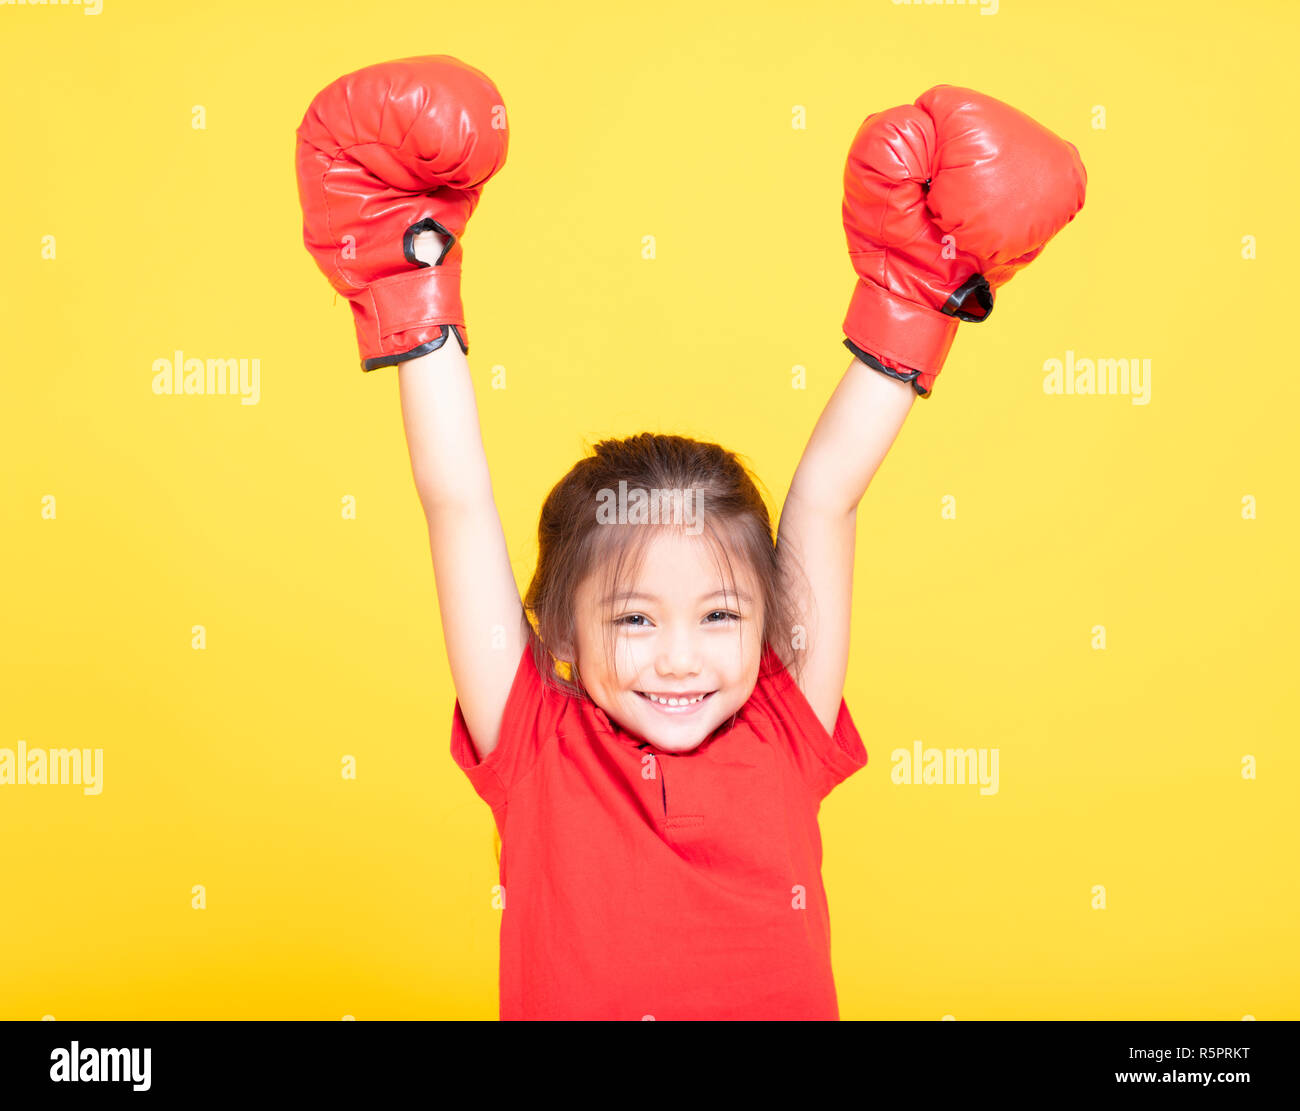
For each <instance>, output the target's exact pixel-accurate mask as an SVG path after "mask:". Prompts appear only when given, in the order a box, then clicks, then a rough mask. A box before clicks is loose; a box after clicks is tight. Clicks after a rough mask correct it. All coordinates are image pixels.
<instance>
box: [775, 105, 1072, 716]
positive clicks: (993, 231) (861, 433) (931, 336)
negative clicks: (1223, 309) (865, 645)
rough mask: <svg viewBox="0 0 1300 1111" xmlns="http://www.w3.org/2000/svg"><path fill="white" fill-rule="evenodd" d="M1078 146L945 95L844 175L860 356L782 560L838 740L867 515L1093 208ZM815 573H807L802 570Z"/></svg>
mask: <svg viewBox="0 0 1300 1111" xmlns="http://www.w3.org/2000/svg"><path fill="white" fill-rule="evenodd" d="M1086 183H1087V175H1086V173H1085V172H1084V168H1083V163H1082V162H1081V161H1080V159H1079V152H1078V150H1076V149H1075V147H1074V146H1073V144H1071V143H1068V142H1066V141H1065V140H1064V139H1061V138H1059V137H1058V136H1056V135H1054V134H1053V133H1052V132H1050V131H1048V130H1047V129H1046V128H1045V127H1043V126H1042V125H1041V124H1039V123H1036V122H1035V121H1034V120H1032V119H1030V118H1029V117H1028V116H1026V115H1024V114H1023V113H1021V112H1018V111H1017V110H1016V109H1014V108H1012V107H1010V106H1009V105H1007V104H1003V103H1002V102H1001V101H998V100H995V99H993V98H992V97H989V96H985V95H984V94H982V93H978V92H975V91H974V90H971V89H963V88H958V87H956V86H952V85H937V86H935V87H934V88H932V89H930V90H928V91H927V92H925V93H923V94H922V95H921V96H920V97H919V98H918V99H917V101H916V103H915V104H904V105H900V106H899V107H896V108H890V109H888V110H887V111H884V112H877V113H875V114H873V115H871V116H868V117H867V118H866V119H865V120H864V121H863V123H862V126H861V127H860V128H859V129H858V133H857V135H856V137H855V138H854V140H853V144H852V146H851V148H850V150H849V156H848V159H847V161H846V163H845V167H844V203H843V216H844V231H845V236H846V238H847V241H848V248H849V258H850V259H851V260H852V262H853V266H854V269H855V270H856V271H857V274H858V283H857V285H856V287H855V288H854V291H853V297H852V299H851V301H850V304H849V310H848V314H847V316H846V317H845V320H844V334H845V336H846V337H847V338H846V339H845V341H844V342H845V346H846V347H848V348H849V350H850V351H852V352H853V354H854V356H855V358H854V360H853V362H852V363H851V364H850V366H849V369H848V371H847V372H846V373H845V375H844V378H843V380H842V381H841V382H840V384H839V386H838V387H837V388H836V390H835V392H834V394H833V395H832V397H831V399H830V401H829V402H828V404H827V406H826V409H825V411H824V412H823V413H822V416H821V419H820V420H819V421H818V423H817V427H816V428H815V429H814V431H813V435H812V439H811V440H810V441H809V443H808V448H807V450H806V451H805V452H804V456H803V458H802V459H801V460H800V463H799V467H798V470H797V471H796V472H795V476H794V480H793V482H792V483H791V486H790V493H789V495H788V496H787V499H786V503H785V507H784V509H783V510H782V513H781V525H780V529H779V532H778V550H779V552H780V553H781V555H782V559H783V561H786V562H787V563H788V569H789V574H788V580H789V581H792V582H793V583H800V584H802V583H803V582H805V581H806V585H800V586H797V587H795V588H794V589H795V590H796V594H797V596H798V598H799V601H800V612H801V613H802V614H803V615H804V620H805V628H806V629H807V634H806V647H805V652H804V660H803V668H802V671H803V679H802V689H803V692H804V694H805V696H806V697H807V698H808V702H809V704H810V705H811V706H812V708H813V710H814V711H815V712H816V714H817V716H818V718H819V719H820V720H821V722H822V724H823V725H825V726H826V727H827V730H828V731H830V730H831V729H832V727H833V726H834V722H835V714H836V712H837V711H838V708H839V703H840V699H841V698H842V697H843V686H844V677H845V675H846V673H847V669H848V652H849V628H850V618H851V609H852V596H853V594H852V580H853V547H854V539H855V534H856V524H857V505H858V502H859V501H860V500H861V498H862V495H863V494H864V493H866V490H867V486H868V484H869V483H870V482H871V479H872V476H873V475H874V474H875V473H876V469H877V468H878V467H879V466H880V463H881V461H882V460H883V459H884V457H885V454H886V453H887V452H888V451H889V448H890V446H891V445H892V444H893V442H894V438H895V437H896V436H897V434H898V430H899V428H900V427H901V426H902V422H903V420H904V419H905V418H906V416H907V413H908V411H909V409H910V407H911V404H912V400H913V396H914V395H916V396H920V397H929V396H930V395H931V391H932V390H933V388H934V382H935V379H936V378H937V377H938V375H939V372H940V370H941V369H942V367H943V364H944V361H945V359H946V358H947V356H948V351H949V349H950V348H951V346H952V342H953V339H954V338H955V336H956V332H957V324H958V321H961V320H966V321H980V320H983V319H985V318H986V317H987V316H988V315H989V313H991V312H992V311H993V301H994V295H995V293H996V292H997V289H998V287H999V286H1001V285H1004V284H1005V283H1006V282H1008V281H1010V279H1011V278H1012V277H1013V276H1014V275H1015V274H1016V273H1017V272H1018V271H1019V270H1020V269H1022V268H1023V267H1024V266H1026V265H1028V264H1029V263H1030V262H1032V261H1033V260H1034V259H1035V258H1037V257H1038V255H1039V253H1040V252H1041V251H1042V250H1043V247H1044V246H1046V244H1047V242H1048V240H1050V239H1051V238H1052V237H1053V236H1054V235H1055V234H1056V233H1057V232H1058V231H1060V230H1061V229H1062V228H1063V227H1064V226H1065V225H1066V224H1068V223H1069V222H1070V221H1071V220H1073V219H1074V217H1075V215H1076V214H1077V213H1078V212H1079V210H1080V209H1081V208H1082V207H1083V199H1084V190H1085V186H1086ZM796 563H798V564H799V565H801V568H802V570H803V572H804V575H803V576H800V575H799V574H797V573H796V572H797V570H798V569H799V568H797V567H796V566H795V564H796Z"/></svg>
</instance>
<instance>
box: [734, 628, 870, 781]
mask: <svg viewBox="0 0 1300 1111" xmlns="http://www.w3.org/2000/svg"><path fill="white" fill-rule="evenodd" d="M763 656H764V659H763V666H762V667H761V668H760V670H759V680H758V683H757V684H756V686H755V687H754V693H753V694H752V695H751V696H750V702H752V703H753V704H754V707H755V709H757V711H758V712H759V714H761V715H762V716H763V717H764V718H765V719H766V720H767V731H770V732H771V733H772V734H773V735H774V737H775V739H777V740H779V741H781V742H782V743H783V744H784V745H785V747H786V748H787V750H788V751H789V753H790V755H791V757H792V758H793V760H794V763H795V766H796V767H797V768H798V770H799V773H800V775H801V776H802V777H803V779H804V782H806V783H807V784H808V786H809V788H810V789H811V790H812V792H813V795H814V797H815V798H816V799H817V800H818V801H821V800H822V799H824V798H825V797H826V796H827V795H829V794H830V793H831V791H832V790H833V789H834V788H835V787H837V786H838V785H839V784H840V783H842V782H844V780H845V779H847V778H848V777H849V776H850V775H852V774H853V773H854V772H855V771H857V770H858V769H860V768H863V767H866V764H867V748H866V745H864V744H863V743H862V738H861V736H859V734H858V730H857V727H856V726H855V725H854V723H853V717H852V715H851V714H850V713H849V707H848V704H847V703H846V702H845V700H844V699H843V698H841V699H840V709H839V714H838V715H837V717H836V719H835V729H834V730H833V731H832V732H830V733H827V732H826V727H825V726H824V725H823V724H822V723H821V719H819V718H818V717H817V714H816V712H815V711H814V710H813V708H812V706H810V705H809V704H808V699H807V698H805V697H804V693H803V691H801V690H800V689H799V684H798V683H796V682H795V681H794V678H793V677H792V676H791V675H790V673H789V672H788V671H787V670H786V669H785V667H784V666H783V665H782V664H781V661H780V659H779V657H778V656H777V655H776V653H775V652H773V651H772V650H771V648H770V647H768V646H767V645H764V647H763Z"/></svg>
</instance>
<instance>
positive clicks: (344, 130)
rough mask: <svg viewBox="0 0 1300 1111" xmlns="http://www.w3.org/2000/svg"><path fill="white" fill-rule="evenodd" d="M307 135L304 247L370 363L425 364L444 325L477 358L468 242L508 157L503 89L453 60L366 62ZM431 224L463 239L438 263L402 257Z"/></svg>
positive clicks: (302, 171) (313, 118) (301, 189)
mask: <svg viewBox="0 0 1300 1111" xmlns="http://www.w3.org/2000/svg"><path fill="white" fill-rule="evenodd" d="M297 136H298V143H297V151H296V165H297V173H298V195H299V200H300V201H301V203H302V213H303V242H304V244H305V245H306V247H307V250H308V251H309V252H310V253H311V255H312V257H313V258H314V259H315V260H316V264H317V265H318V266H319V267H320V269H321V271H322V272H323V273H324V274H325V276H326V277H327V278H328V279H329V281H330V284H331V285H332V286H333V287H334V288H335V289H336V290H337V291H338V292H339V293H341V294H343V296H344V297H346V298H347V299H348V302H349V304H350V305H351V307H352V313H353V321H354V324H355V325H356V333H357V345H358V347H359V348H360V351H361V358H362V365H363V367H364V366H365V364H366V362H367V361H371V360H378V361H380V362H381V363H385V364H387V363H393V362H399V361H402V359H403V358H404V357H405V358H413V357H415V355H417V354H420V353H422V351H421V349H422V348H424V349H427V347H428V345H430V344H434V343H436V342H437V341H439V340H441V339H442V338H443V335H444V333H443V328H444V326H449V327H451V328H452V329H454V330H455V332H456V333H457V336H458V338H459V340H460V343H461V346H462V348H464V349H465V350H468V347H469V339H468V336H467V335H466V333H465V314H464V309H463V307H462V306H461V300H460V277H461V267H462V259H463V251H462V248H461V242H460V240H461V236H462V235H463V234H464V232H465V226H466V224H467V223H468V221H469V218H470V215H471V214H472V213H473V211H474V209H475V207H476V206H477V204H478V201H479V197H480V195H481V193H482V190H483V185H484V183H485V182H486V181H487V180H488V179H489V178H491V177H492V175H493V174H495V173H496V172H497V171H498V170H500V169H501V167H502V166H503V165H504V164H505V160H506V152H507V147H508V129H507V127H506V119H505V107H504V104H503V102H502V100H501V94H500V93H499V92H498V90H497V88H496V86H495V85H494V84H493V83H492V81H491V80H490V79H489V78H488V77H487V76H486V75H485V74H483V73H481V72H480V71H479V70H477V69H474V68H473V67H472V66H468V65H466V64H465V63H464V62H461V61H459V60H458V59H456V58H452V57H450V56H447V55H427V56H422V57H413V58H403V59H400V60H398V61H393V62H384V63H381V64H379V65H374V66H368V67H366V68H365V69H361V70H357V71H356V72H354V73H349V74H345V75H344V76H343V77H340V78H338V79H337V80H336V81H334V82H332V83H331V84H329V85H328V86H326V87H325V88H324V89H322V90H321V91H320V93H318V94H317V95H316V97H315V98H314V99H313V100H312V102H311V104H310V105H309V106H308V108H307V111H306V114H305V115H304V116H303V119H302V123H301V124H300V125H299V127H298V132H297ZM426 219H432V220H434V221H436V222H437V223H438V224H439V225H441V226H442V227H443V228H445V229H446V231H447V232H448V233H450V235H452V236H454V237H455V243H454V245H453V246H452V247H451V249H450V250H449V251H447V253H446V254H445V256H444V257H443V259H442V260H441V263H440V264H439V265H437V266H428V267H422V266H419V265H417V264H416V263H413V262H411V261H410V260H409V259H408V258H407V257H406V254H405V251H404V240H405V238H406V234H407V231H408V229H410V228H411V227H412V226H413V225H415V224H418V223H420V222H421V221H423V220H426ZM445 239H446V237H445V236H444V240H445Z"/></svg>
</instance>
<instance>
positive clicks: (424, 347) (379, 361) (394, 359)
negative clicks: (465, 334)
mask: <svg viewBox="0 0 1300 1111" xmlns="http://www.w3.org/2000/svg"><path fill="white" fill-rule="evenodd" d="M439 327H440V328H441V329H442V332H441V334H440V335H439V336H438V338H437V339H434V340H430V341H429V342H428V343H422V344H420V346H419V347H412V348H411V350H410V351H403V352H402V353H401V354H400V355H380V356H378V357H377V358H374V359H366V360H364V361H363V362H362V364H361V369H362V370H378V369H379V368H380V367H384V366H396V365H397V364H398V363H405V362H408V361H409V360H411V359H418V358H419V357H420V356H421V355H427V354H429V352H430V351H437V350H438V348H439V347H441V346H442V345H443V344H444V343H446V342H447V333H448V332H450V333H451V334H452V335H454V336H455V337H456V342H457V343H458V344H459V345H460V349H461V351H462V352H464V353H465V354H466V355H468V354H469V346H468V345H467V344H466V343H465V340H464V339H463V338H462V336H461V334H460V329H459V328H457V327H456V325H454V324H440V325H439Z"/></svg>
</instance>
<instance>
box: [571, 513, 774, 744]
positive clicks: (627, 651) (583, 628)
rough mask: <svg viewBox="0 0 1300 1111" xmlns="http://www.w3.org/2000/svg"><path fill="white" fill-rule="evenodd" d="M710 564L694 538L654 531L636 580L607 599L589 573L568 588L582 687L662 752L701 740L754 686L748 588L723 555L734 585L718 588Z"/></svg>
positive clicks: (757, 636)
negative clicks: (573, 591) (574, 594)
mask: <svg viewBox="0 0 1300 1111" xmlns="http://www.w3.org/2000/svg"><path fill="white" fill-rule="evenodd" d="M719 558H720V556H715V554H714V549H712V548H711V547H710V546H709V545H708V544H707V543H706V542H705V541H704V540H703V539H702V538H700V537H698V536H691V535H680V534H677V533H674V532H664V533H663V534H662V535H660V536H658V537H656V538H655V539H654V540H653V541H651V543H650V545H649V548H648V550H647V552H646V556H645V561H644V563H643V565H642V567H641V573H640V576H639V578H637V579H636V580H635V581H634V582H630V583H625V584H624V585H623V587H622V588H621V590H622V591H623V593H622V594H621V596H619V597H617V598H614V599H613V601H612V602H611V601H608V600H607V599H606V598H605V597H604V596H603V593H604V591H605V590H606V589H607V584H606V582H604V581H603V580H604V576H599V575H593V576H589V577H588V578H587V580H586V581H585V582H584V583H583V585H582V586H581V587H580V588H579V590H578V598H577V634H578V644H577V651H576V655H577V665H578V674H579V677H580V678H581V680H582V684H583V686H584V688H585V689H586V691H587V693H588V694H589V695H590V696H591V698H592V700H593V701H594V702H595V703H596V705H597V706H599V707H600V708H601V709H602V710H604V711H605V713H606V714H607V715H608V716H609V717H610V718H612V719H613V720H615V721H616V722H618V724H619V725H621V726H622V727H623V728H624V729H626V730H627V731H628V732H630V733H633V734H635V735H636V736H638V737H640V738H641V739H642V740H645V741H649V742H650V743H651V744H652V745H654V747H655V748H658V749H660V750H662V751H664V752H674V753H675V752H690V751H691V750H692V749H694V748H696V747H698V746H699V745H700V744H702V743H703V742H704V741H705V740H707V739H708V737H709V735H710V734H711V733H712V732H713V731H714V730H715V729H716V728H717V727H718V726H719V725H721V724H723V723H724V722H726V721H727V720H728V719H729V718H730V717H731V716H732V714H734V713H736V711H737V710H739V709H740V708H741V707H742V706H743V705H744V704H745V702H746V700H747V699H748V698H749V696H750V694H752V693H753V690H754V685H755V683H756V682H757V681H758V667H759V663H760V659H761V655H762V633H763V612H762V599H761V597H760V596H759V590H758V583H757V580H756V579H755V578H754V577H753V575H752V574H751V572H750V571H749V568H748V567H747V566H745V565H744V563H743V561H737V560H736V559H735V558H734V557H733V558H732V561H731V565H732V571H731V573H732V574H734V575H735V582H734V584H732V585H731V587H730V589H728V584H727V583H726V582H725V581H724V576H725V575H726V574H727V570H726V563H725V561H724V562H723V563H722V567H721V569H719V566H718V559H719ZM611 606H612V608H611ZM607 623H608V626H609V627H608V630H606V628H605V627H604V626H605V625H606V624H607ZM606 631H608V635H609V637H610V640H611V644H612V657H613V660H612V662H613V669H612V670H611V668H610V661H609V659H608V657H607V654H606V651H607V650H606V640H605V636H606ZM651 695H656V696H659V699H660V700H654V699H651V698H650V697H649V696H651ZM701 696H702V697H701ZM670 699H674V700H676V702H677V705H671V704H669V701H668V700H670Z"/></svg>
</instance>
